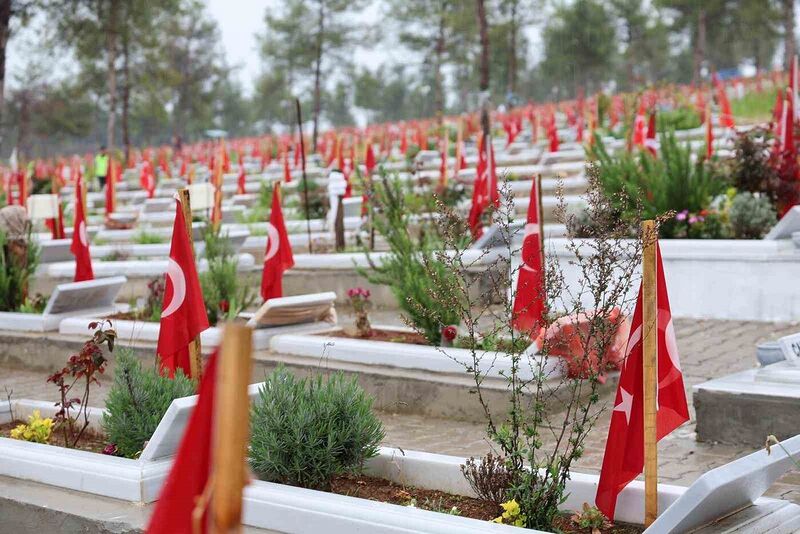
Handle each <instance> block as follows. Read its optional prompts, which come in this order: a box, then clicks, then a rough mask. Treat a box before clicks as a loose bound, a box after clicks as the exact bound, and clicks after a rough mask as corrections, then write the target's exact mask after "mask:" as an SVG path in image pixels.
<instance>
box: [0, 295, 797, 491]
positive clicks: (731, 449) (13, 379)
mask: <svg viewBox="0 0 800 534" xmlns="http://www.w3.org/2000/svg"><path fill="white" fill-rule="evenodd" d="M350 320H351V318H350V317H349V314H348V313H347V312H346V311H344V313H342V314H341V315H340V322H342V323H343V324H348V323H349V322H350ZM372 320H373V323H374V324H389V323H391V324H398V322H400V321H399V318H398V317H397V315H396V313H392V312H376V313H375V314H374V315H373V317H372ZM675 323H676V324H675V326H676V335H677V338H678V348H679V350H680V356H681V365H682V367H683V372H684V381H685V383H686V391H687V398H688V400H689V404H690V411H691V415H692V420H691V421H689V422H688V423H686V424H685V425H684V426H682V427H681V428H679V429H678V430H676V431H675V432H673V433H672V434H670V435H669V436H667V437H666V438H664V439H663V440H662V441H661V442H660V443H659V477H660V480H661V481H662V482H664V483H671V484H678V485H689V484H691V483H692V482H693V481H694V480H695V479H696V478H697V477H698V476H700V475H701V474H702V473H704V472H705V471H707V470H709V469H712V468H714V467H717V466H719V465H722V464H724V463H727V462H729V461H731V460H733V459H736V458H738V457H740V456H743V455H745V454H747V453H749V452H752V450H753V449H749V448H746V447H736V446H731V445H724V444H718V443H698V442H697V441H695V434H694V409H693V408H692V407H691V403H692V392H691V387H692V386H693V385H695V384H698V383H701V382H704V381H706V380H708V379H711V378H715V377H719V376H722V375H725V374H729V373H733V372H736V371H741V370H745V369H749V368H752V367H755V366H756V360H755V344H756V343H757V342H760V341H763V340H769V339H776V338H778V337H780V336H783V335H786V334H789V333H793V332H796V331H797V330H798V329H799V328H798V326H797V325H790V324H772V323H755V322H740V321H708V320H703V321H698V320H690V319H679V320H676V321H675ZM45 380H46V377H45V376H44V375H43V374H42V373H38V372H32V371H28V370H20V369H9V368H3V367H0V399H3V400H4V399H5V396H6V388H7V389H8V390H9V391H10V390H13V396H14V397H15V398H23V397H25V398H37V399H45V400H51V399H55V396H56V390H55V388H54V387H53V385H52V384H46V383H45ZM108 384H109V380H108V378H105V379H104V381H103V386H102V387H100V388H97V389H96V390H95V391H96V394H95V395H94V396H93V397H92V401H91V404H92V405H95V406H96V405H99V404H102V403H103V399H104V397H105V393H106V392H107V391H108ZM613 398H614V394H613V393H608V394H605V395H604V396H603V397H602V399H601V404H603V405H604V406H605V407H608V406H609V405H610V403H611V402H613ZM608 414H609V412H608V410H606V411H605V412H604V413H603V414H602V415H601V416H600V419H599V421H598V424H597V425H596V427H595V428H594V429H593V430H592V431H591V432H590V434H589V436H588V439H587V442H586V452H585V455H584V456H583V458H581V459H580V461H579V462H578V463H577V468H578V469H577V470H580V471H586V472H599V469H600V466H601V464H602V459H603V450H604V446H605V439H606V435H607V433H608V421H609V415H608ZM380 416H381V418H382V419H383V421H384V424H385V429H386V439H385V444H386V445H390V446H396V447H401V448H403V449H414V450H423V451H428V452H435V453H441V454H451V455H457V456H470V455H474V456H478V455H482V454H485V453H486V452H487V451H489V450H491V447H490V444H489V443H488V442H487V441H486V440H485V427H484V425H481V424H472V423H463V422H459V421H449V420H437V419H431V418H426V417H421V416H410V415H394V414H380ZM768 495H771V496H776V497H777V496H780V497H783V498H786V499H788V500H791V501H793V502H796V503H800V472H792V473H789V474H787V475H786V476H784V477H783V478H782V479H781V480H780V481H779V482H778V483H776V484H775V486H774V487H773V488H772V489H771V490H770V491H769V492H768Z"/></svg>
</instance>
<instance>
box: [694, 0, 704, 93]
mask: <svg viewBox="0 0 800 534" xmlns="http://www.w3.org/2000/svg"><path fill="white" fill-rule="evenodd" d="M696 38H697V39H696V41H695V44H694V73H693V76H692V82H693V83H700V80H701V76H702V69H703V61H705V59H706V10H705V9H702V8H701V9H699V10H698V12H697V35H696Z"/></svg>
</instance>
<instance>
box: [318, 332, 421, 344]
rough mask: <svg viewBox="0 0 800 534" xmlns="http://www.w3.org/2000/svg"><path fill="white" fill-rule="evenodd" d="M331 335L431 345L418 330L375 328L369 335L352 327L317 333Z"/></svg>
mask: <svg viewBox="0 0 800 534" xmlns="http://www.w3.org/2000/svg"><path fill="white" fill-rule="evenodd" d="M317 335H320V336H329V337H346V338H348V339H365V340H369V341H389V342H391V343H411V344H412V345H430V343H428V340H427V339H425V336H423V335H420V334H418V333H416V332H398V331H396V330H381V329H379V328H373V329H372V330H370V333H369V335H368V336H360V335H358V332H356V331H355V330H350V329H347V328H345V329H342V330H336V331H335V332H324V333H322V334H317Z"/></svg>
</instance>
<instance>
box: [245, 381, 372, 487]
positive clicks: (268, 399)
mask: <svg viewBox="0 0 800 534" xmlns="http://www.w3.org/2000/svg"><path fill="white" fill-rule="evenodd" d="M251 423H252V425H251V427H252V437H251V443H250V466H251V467H252V469H253V471H254V472H255V473H256V474H257V475H258V476H259V477H260V478H261V479H263V480H267V481H270V482H280V483H282V484H289V485H292V486H300V487H303V488H313V489H329V488H330V483H331V479H332V477H334V476H335V475H339V474H344V473H352V472H357V471H359V470H360V469H361V468H362V467H363V464H364V462H365V461H366V460H368V459H369V458H372V457H373V456H376V455H377V454H378V444H379V443H380V442H381V440H382V439H383V437H384V432H383V425H382V424H381V422H380V420H379V419H378V418H377V417H375V415H374V414H373V413H372V398H370V397H369V396H368V395H367V394H366V393H364V390H362V389H361V387H359V385H358V383H357V382H356V380H355V378H352V379H346V378H345V377H344V375H342V374H341V373H337V374H334V375H332V376H331V377H329V378H323V377H321V376H317V377H314V378H302V379H298V378H296V377H295V376H293V375H292V374H291V373H289V372H287V371H286V370H285V369H283V368H279V369H277V370H276V371H274V372H273V373H272V374H270V375H268V376H267V377H266V380H265V381H264V385H263V386H262V388H261V391H260V392H259V398H258V400H257V401H256V402H255V404H254V405H253V408H252V411H251Z"/></svg>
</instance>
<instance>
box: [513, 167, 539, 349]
mask: <svg viewBox="0 0 800 534" xmlns="http://www.w3.org/2000/svg"><path fill="white" fill-rule="evenodd" d="M536 189H537V188H536V180H535V179H534V180H533V185H532V186H531V197H530V200H529V202H528V220H527V221H526V224H525V235H524V236H523V237H522V266H521V268H520V270H519V275H518V277H517V292H516V294H515V296H514V314H513V318H512V321H511V326H512V327H513V328H514V329H515V330H517V331H519V332H523V333H526V334H528V335H530V336H531V337H533V335H534V334H535V329H536V326H537V324H538V326H539V327H540V328H541V327H543V326H544V314H545V300H546V295H545V287H544V265H543V264H542V235H541V233H540V232H539V217H540V214H539V193H538V191H537V190H536Z"/></svg>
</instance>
